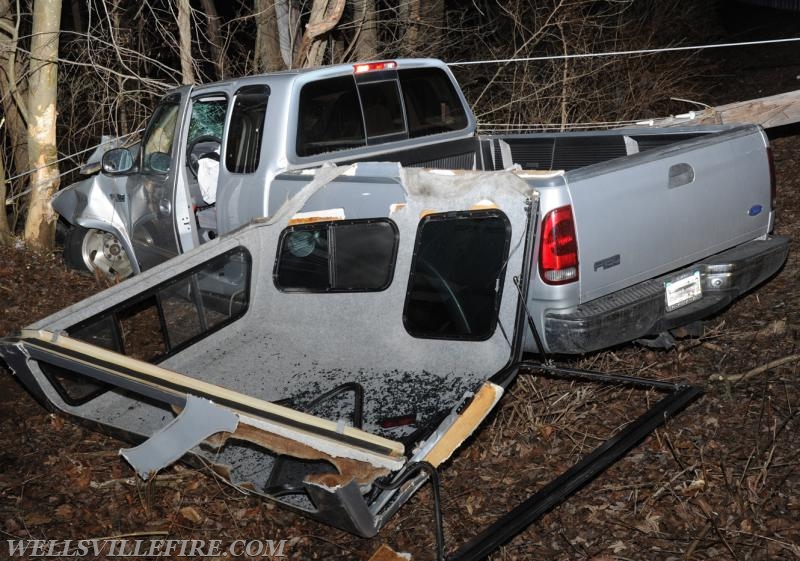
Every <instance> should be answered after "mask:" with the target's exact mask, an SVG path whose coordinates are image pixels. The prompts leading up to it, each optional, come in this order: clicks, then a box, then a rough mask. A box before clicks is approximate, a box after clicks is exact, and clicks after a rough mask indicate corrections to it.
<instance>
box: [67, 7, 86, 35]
mask: <svg viewBox="0 0 800 561" xmlns="http://www.w3.org/2000/svg"><path fill="white" fill-rule="evenodd" d="M70 7H71V8H72V30H73V31H77V32H78V33H82V32H83V31H85V29H84V24H83V15H82V14H81V2H80V0H70Z"/></svg>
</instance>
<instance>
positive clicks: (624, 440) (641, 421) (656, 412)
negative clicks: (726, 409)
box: [446, 361, 703, 561]
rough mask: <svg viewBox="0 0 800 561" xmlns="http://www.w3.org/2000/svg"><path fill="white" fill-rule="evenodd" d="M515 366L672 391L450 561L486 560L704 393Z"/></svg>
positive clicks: (539, 365) (542, 365)
mask: <svg viewBox="0 0 800 561" xmlns="http://www.w3.org/2000/svg"><path fill="white" fill-rule="evenodd" d="M515 370H516V371H517V372H520V371H522V372H524V373H528V374H538V375H544V376H549V377H553V378H562V379H566V380H575V381H581V382H596V383H604V384H613V385H619V386H627V387H631V388H634V389H642V390H657V391H662V392H668V393H667V395H666V397H664V398H662V399H661V400H660V401H658V402H657V403H656V404H655V405H653V406H652V407H650V408H649V409H648V410H647V411H645V412H644V413H643V414H642V415H640V416H639V417H638V418H637V419H635V420H634V421H631V422H630V423H629V424H628V425H627V426H626V427H625V428H624V429H623V430H622V431H621V432H619V433H618V434H616V435H615V436H613V437H612V438H609V439H608V440H606V441H605V442H603V443H602V444H601V445H600V446H598V447H597V448H595V449H594V450H593V451H592V452H591V453H589V454H588V455H587V456H585V457H584V458H582V459H581V460H580V461H579V462H577V463H576V464H574V465H573V466H572V467H571V468H569V469H567V470H566V471H565V472H564V473H562V474H561V475H559V476H558V477H556V478H555V479H553V480H552V481H550V483H548V484H546V485H545V486H544V487H542V488H541V489H540V490H539V491H537V492H536V493H534V494H533V495H531V496H530V497H528V498H527V499H525V500H524V501H523V502H521V503H520V504H519V505H517V506H516V507H515V508H513V509H512V510H511V511H509V512H508V513H506V514H504V515H503V516H501V517H500V518H498V519H497V520H496V521H495V522H493V523H492V524H490V525H489V526H487V527H486V528H485V529H484V530H483V531H481V532H480V533H479V534H477V535H476V536H475V537H474V538H472V539H471V540H469V541H467V542H466V543H464V544H463V545H461V546H460V547H459V548H458V549H457V550H456V551H455V552H453V553H451V554H450V555H448V556H447V557H446V559H447V561H475V560H478V559H485V558H486V557H488V556H489V555H490V554H492V553H493V552H495V551H496V550H497V549H499V548H500V547H502V546H503V545H505V544H506V543H508V542H509V541H510V540H511V539H512V538H514V536H516V535H517V534H519V533H521V532H522V531H524V530H525V529H526V528H527V527H528V526H530V525H531V524H532V523H534V522H536V521H537V520H538V519H539V518H541V517H542V516H543V515H544V514H545V513H547V512H548V511H550V510H551V509H553V508H554V507H556V506H557V505H558V504H560V503H561V502H563V501H564V500H566V499H567V498H568V497H569V496H571V495H572V494H573V493H575V492H576V491H578V490H579V489H580V488H582V487H583V486H584V485H586V484H587V483H589V482H590V481H592V480H594V479H595V478H596V477H597V476H598V475H600V474H601V473H602V472H603V471H605V470H606V469H607V468H609V467H610V466H611V465H613V464H615V463H616V462H617V461H619V460H620V459H621V458H622V457H623V456H624V455H625V454H627V453H628V452H629V451H630V450H631V449H632V448H634V447H635V446H636V445H637V444H639V443H640V442H641V441H642V440H644V439H645V437H647V436H648V435H649V434H650V433H652V432H653V431H654V430H655V429H657V428H658V427H660V426H661V425H663V424H664V423H665V422H666V421H667V419H668V418H669V417H672V416H674V415H676V414H677V413H679V412H680V411H681V410H682V409H683V408H685V407H686V406H687V405H688V404H689V403H691V402H692V401H694V400H695V399H697V398H698V397H699V396H700V395H702V393H703V390H702V389H701V388H698V387H696V386H691V385H688V384H682V383H670V382H664V381H660V380H649V379H647V378H640V377H636V376H626V375H621V374H605V373H602V372H593V371H590V370H581V369H576V368H566V367H561V366H556V365H554V364H553V363H551V362H534V361H523V362H520V363H517V364H516V365H515Z"/></svg>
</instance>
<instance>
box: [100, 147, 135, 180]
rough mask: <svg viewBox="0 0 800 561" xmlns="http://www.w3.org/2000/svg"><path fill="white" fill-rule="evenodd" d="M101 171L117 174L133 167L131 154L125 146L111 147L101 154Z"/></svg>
mask: <svg viewBox="0 0 800 561" xmlns="http://www.w3.org/2000/svg"><path fill="white" fill-rule="evenodd" d="M102 166H103V173H107V174H108V175H118V174H121V173H127V172H129V171H131V170H132V169H133V155H132V154H131V153H130V150H128V149H127V148H112V149H111V150H109V151H108V152H106V153H105V154H103V160H102Z"/></svg>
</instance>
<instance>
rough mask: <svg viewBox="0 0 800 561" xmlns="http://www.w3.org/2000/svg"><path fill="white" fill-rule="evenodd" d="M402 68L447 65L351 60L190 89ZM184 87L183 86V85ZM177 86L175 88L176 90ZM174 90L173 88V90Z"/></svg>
mask: <svg viewBox="0 0 800 561" xmlns="http://www.w3.org/2000/svg"><path fill="white" fill-rule="evenodd" d="M387 63H389V64H392V65H393V66H391V67H389V66H384V67H380V66H378V65H385V64H387ZM402 68H447V65H446V64H445V63H444V62H442V61H441V60H438V59H435V58H398V59H391V60H374V61H362V62H353V63H347V64H335V65H331V66H317V67H314V68H298V69H290V70H281V71H277V72H269V73H265V74H254V75H251V76H241V77H238V78H229V79H227V80H219V81H216V82H209V83H206V84H198V85H195V86H193V87H192V90H193V91H195V92H198V93H202V92H203V91H204V90H207V89H208V90H211V89H218V88H219V87H220V86H228V85H231V84H237V85H238V84H242V85H244V84H258V83H263V82H264V81H265V80H269V82H270V83H272V84H276V85H277V83H280V82H283V83H284V84H286V85H288V83H291V82H294V81H295V80H297V79H298V78H300V77H303V79H307V78H308V77H309V76H312V77H314V78H320V79H323V78H333V77H336V76H346V75H348V74H356V73H360V72H372V71H376V72H380V71H381V70H390V69H402ZM184 87H185V86H184ZM177 89H178V88H176V90H177ZM173 91H174V90H173Z"/></svg>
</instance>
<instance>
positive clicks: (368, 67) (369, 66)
mask: <svg viewBox="0 0 800 561" xmlns="http://www.w3.org/2000/svg"><path fill="white" fill-rule="evenodd" d="M395 68H397V63H396V62H395V61H393V60H384V61H383V62H365V63H363V64H354V65H353V71H354V72H355V73H356V74H363V73H364V72H373V71H375V70H394V69H395Z"/></svg>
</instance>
